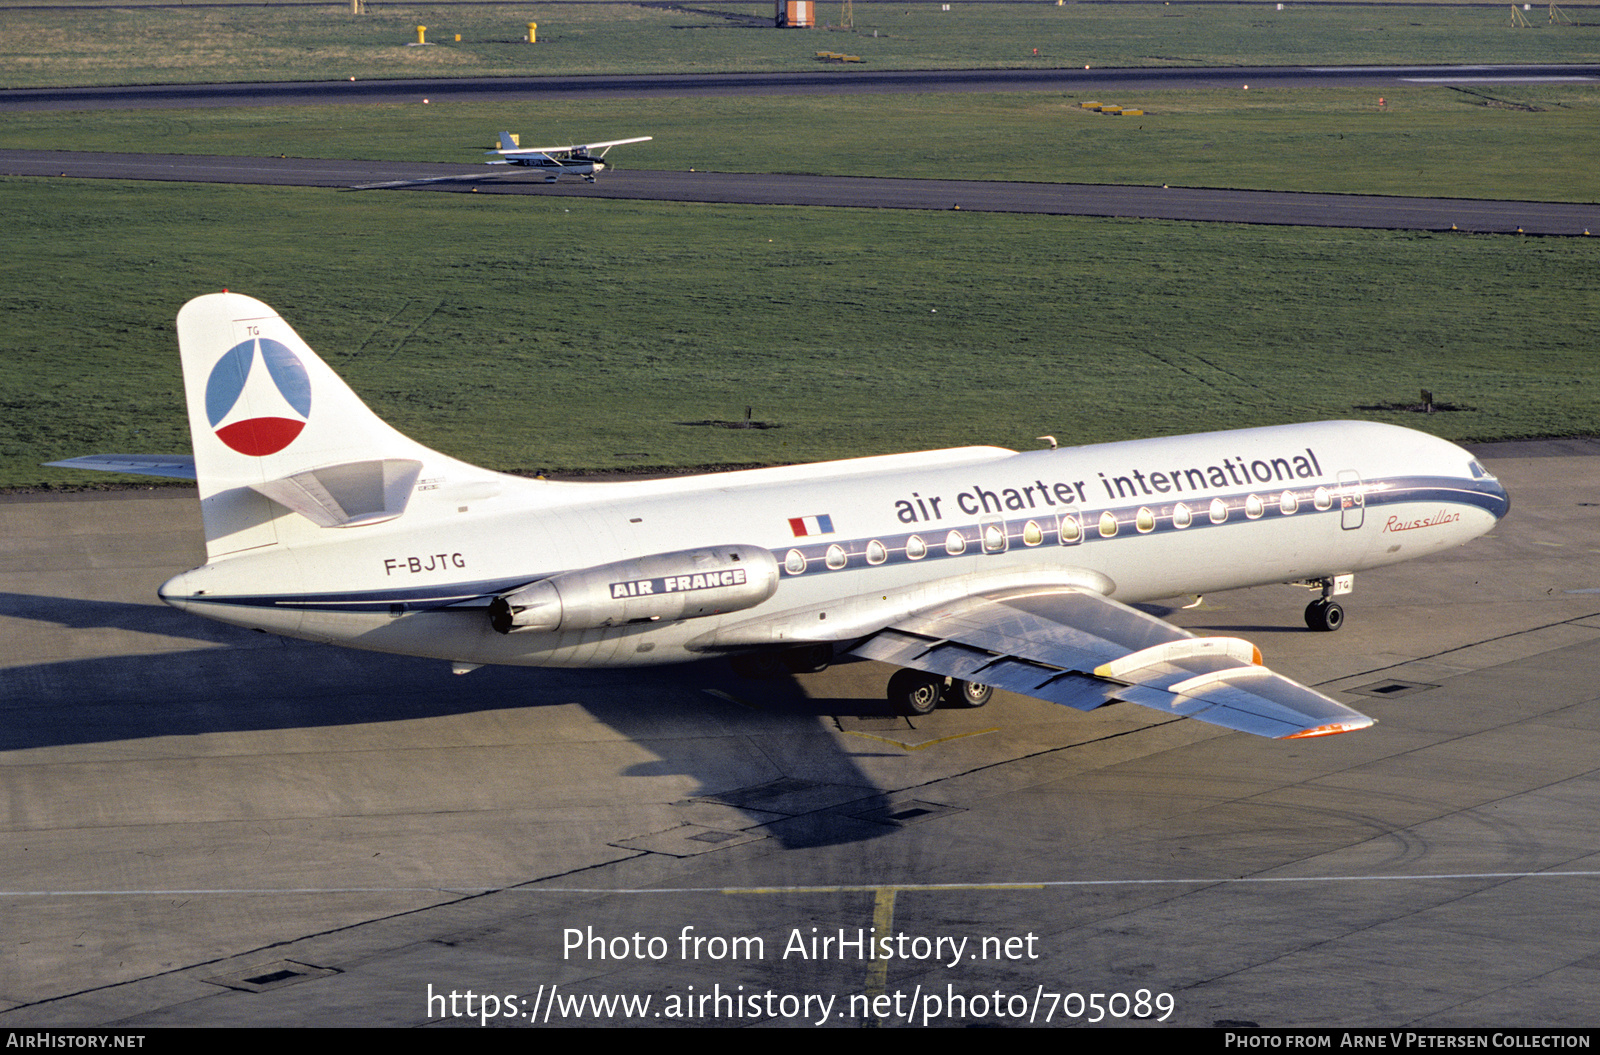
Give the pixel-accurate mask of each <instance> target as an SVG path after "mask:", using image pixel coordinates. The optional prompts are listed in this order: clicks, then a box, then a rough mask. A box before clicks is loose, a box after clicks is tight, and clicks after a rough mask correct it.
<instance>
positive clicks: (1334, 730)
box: [1278, 715, 1378, 740]
mask: <svg viewBox="0 0 1600 1055" xmlns="http://www.w3.org/2000/svg"><path fill="white" fill-rule="evenodd" d="M1377 724H1378V720H1377V719H1376V718H1368V717H1366V716H1365V715H1362V716H1361V719H1360V720H1359V721H1358V720H1356V719H1353V718H1352V719H1348V720H1346V721H1342V722H1329V723H1328V724H1327V725H1319V726H1317V727H1316V728H1314V729H1302V730H1300V731H1299V732H1298V733H1289V734H1288V735H1286V736H1280V737H1278V739H1279V740H1306V739H1309V738H1311V737H1313V736H1337V735H1338V734H1339V733H1354V732H1358V731H1360V730H1362V729H1367V728H1370V727H1371V726H1374V725H1377Z"/></svg>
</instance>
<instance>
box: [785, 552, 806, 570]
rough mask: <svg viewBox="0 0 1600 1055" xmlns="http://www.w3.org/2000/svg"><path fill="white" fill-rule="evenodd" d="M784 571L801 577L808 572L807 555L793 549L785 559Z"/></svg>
mask: <svg viewBox="0 0 1600 1055" xmlns="http://www.w3.org/2000/svg"><path fill="white" fill-rule="evenodd" d="M783 570H784V571H786V572H788V573H789V574H790V575H800V574H802V573H803V572H804V571H805V570H806V555H805V554H804V553H801V552H800V551H799V550H797V549H792V550H790V551H789V552H788V554H787V555H786V556H785V557H784V558H783Z"/></svg>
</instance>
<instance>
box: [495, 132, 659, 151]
mask: <svg viewBox="0 0 1600 1055" xmlns="http://www.w3.org/2000/svg"><path fill="white" fill-rule="evenodd" d="M654 138H655V137H654V136H635V137H634V138H632V139H608V140H605V141H604V142H601V143H567V144H565V145H563V146H554V147H519V146H515V145H513V144H512V141H511V133H509V132H501V133H500V143H501V148H500V149H499V150H490V151H487V153H490V154H502V155H504V156H506V157H519V156H526V157H540V156H547V155H550V154H563V153H566V152H568V151H581V152H583V153H590V152H592V151H595V150H609V149H611V148H612V147H620V146H623V145H625V144H628V143H648V142H649V141H650V140H652V139H654Z"/></svg>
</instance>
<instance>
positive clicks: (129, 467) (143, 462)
mask: <svg viewBox="0 0 1600 1055" xmlns="http://www.w3.org/2000/svg"><path fill="white" fill-rule="evenodd" d="M45 464H46V465H49V466H54V467H56V468H58V469H93V470H95V471H96V472H102V473H127V474H129V475H130V476H167V477H171V478H172V479H174V480H193V479H194V455H192V454H86V455H84V456H83V457H82V458H67V459H64V460H62V461H59V462H45Z"/></svg>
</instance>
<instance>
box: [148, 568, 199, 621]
mask: <svg viewBox="0 0 1600 1055" xmlns="http://www.w3.org/2000/svg"><path fill="white" fill-rule="evenodd" d="M194 578H195V574H194V571H186V572H182V573H180V574H178V575H174V576H173V577H172V578H170V579H168V580H167V581H166V582H164V583H162V584H161V588H160V589H159V590H157V591H156V596H158V597H160V598H161V599H162V600H163V601H165V602H167V603H168V604H170V605H171V606H172V607H174V608H178V609H181V610H183V611H188V610H189V602H190V601H191V600H192V599H193V598H194V595H195V590H196V586H195V583H194Z"/></svg>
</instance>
